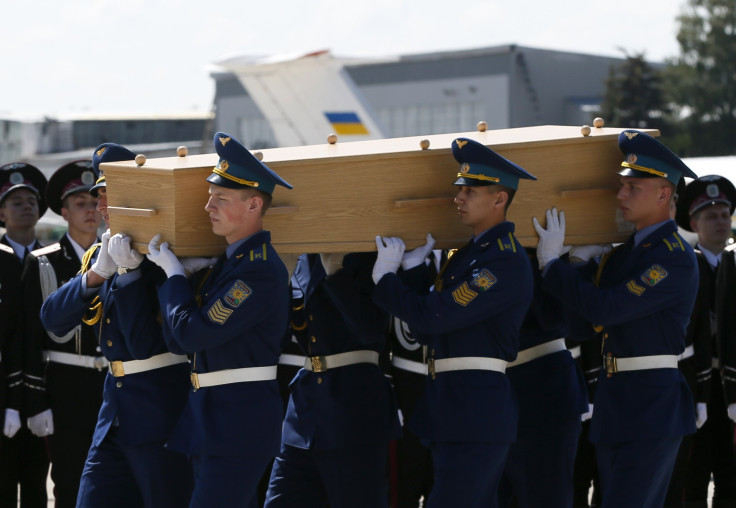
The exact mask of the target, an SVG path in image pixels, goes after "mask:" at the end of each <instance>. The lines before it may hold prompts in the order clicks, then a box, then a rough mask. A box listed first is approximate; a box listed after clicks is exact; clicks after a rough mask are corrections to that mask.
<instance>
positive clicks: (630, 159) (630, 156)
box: [626, 153, 639, 164]
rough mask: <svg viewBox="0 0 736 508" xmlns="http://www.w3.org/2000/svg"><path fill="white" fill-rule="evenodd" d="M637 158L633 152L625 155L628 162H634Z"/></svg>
mask: <svg viewBox="0 0 736 508" xmlns="http://www.w3.org/2000/svg"><path fill="white" fill-rule="evenodd" d="M638 159H639V157H637V156H636V154H635V153H630V154H629V155H627V156H626V162H628V163H629V164H636V161H637V160H638Z"/></svg>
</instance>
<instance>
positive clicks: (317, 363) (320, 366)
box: [304, 350, 378, 372]
mask: <svg viewBox="0 0 736 508" xmlns="http://www.w3.org/2000/svg"><path fill="white" fill-rule="evenodd" d="M354 363H372V364H374V365H378V352H376V351H371V350H361V351H348V352H347V353H337V354H336V355H327V356H310V357H307V358H306V360H304V368H305V369H307V370H309V371H313V372H324V371H326V370H329V369H335V368H337V367H345V366H346V365H352V364H354Z"/></svg>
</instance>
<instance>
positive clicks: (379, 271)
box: [373, 235, 406, 284]
mask: <svg viewBox="0 0 736 508" xmlns="http://www.w3.org/2000/svg"><path fill="white" fill-rule="evenodd" d="M376 248H377V249H378V258H377V259H376V264H375V265H373V282H375V283H376V284H378V281H379V280H381V277H383V276H384V275H386V274H387V273H396V272H397V271H398V270H399V266H400V265H401V258H402V256H403V255H404V249H405V248H406V246H405V245H404V240H402V239H401V238H398V237H395V236H384V237H381V236H380V235H379V236H377V237H376Z"/></svg>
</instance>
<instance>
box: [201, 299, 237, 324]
mask: <svg viewBox="0 0 736 508" xmlns="http://www.w3.org/2000/svg"><path fill="white" fill-rule="evenodd" d="M232 313H233V310H232V309H228V308H227V307H225V306H224V305H223V304H222V302H221V301H220V299H219V298H218V299H217V301H216V302H215V303H214V304H213V305H212V307H210V310H208V311H207V316H209V318H210V321H212V322H213V323H217V324H218V325H224V324H225V321H227V318H229V317H230V315H231V314H232Z"/></svg>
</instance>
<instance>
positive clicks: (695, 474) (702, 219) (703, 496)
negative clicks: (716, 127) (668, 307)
mask: <svg viewBox="0 0 736 508" xmlns="http://www.w3.org/2000/svg"><path fill="white" fill-rule="evenodd" d="M734 207H736V188H734V186H733V184H732V183H731V182H730V181H728V180H727V179H726V178H723V177H720V176H717V175H708V176H702V177H700V178H698V179H696V180H693V181H692V182H690V183H689V184H688V185H687V187H686V188H685V189H684V190H683V191H682V192H681V193H680V198H679V200H678V202H677V223H678V224H679V225H680V227H682V228H683V229H685V230H687V231H693V232H695V233H697V235H698V241H697V244H696V245H695V254H696V257H697V260H698V267H699V273H700V286H699V289H698V296H697V299H696V300H695V308H694V309H693V314H692V317H691V320H690V325H689V326H688V335H687V339H688V343H687V348H686V352H688V348H689V349H690V350H692V349H693V348H694V356H691V357H690V358H689V359H688V360H684V361H681V362H680V364H681V368H682V364H683V363H690V365H689V369H688V370H687V374H686V377H688V379H693V382H692V385H696V387H693V388H694V393H695V394H696V401H697V406H698V412H697V414H698V427H699V429H698V431H697V433H696V434H695V436H694V438H693V440H692V442H691V443H688V444H689V445H690V447H688V448H687V449H681V450H680V455H681V456H684V457H683V458H687V466H686V468H685V471H683V472H682V476H683V478H682V480H681V481H680V482H679V484H678V486H679V490H678V492H677V493H678V494H680V496H679V497H680V499H682V486H683V483H684V486H685V496H684V499H685V504H684V505H682V504H679V505H677V504H672V506H685V507H701V506H706V504H707V502H708V490H709V484H710V479H711V475H712V477H713V487H714V489H713V500H712V503H713V506H714V507H715V508H718V507H734V506H736V457H734V443H733V435H734V433H733V422H732V421H731V420H730V419H729V416H728V411H727V406H728V405H729V404H731V403H734V402H736V398H735V397H734V395H735V393H734V392H733V390H731V393H729V390H728V388H729V386H728V385H729V384H731V383H732V382H731V383H729V382H728V381H727V380H728V379H729V378H731V379H733V374H729V372H728V367H729V366H730V367H731V368H733V367H736V364H734V363H733V359H731V361H730V362H729V361H728V360H726V359H727V358H728V355H726V354H725V353H726V351H727V350H729V349H730V350H731V351H733V347H732V346H730V345H729V344H730V343H733V342H734V341H736V336H733V335H730V336H729V331H730V332H733V331H734V330H735V329H736V328H734V327H733V325H730V322H732V321H733V318H732V317H731V315H732V314H733V307H730V306H729V305H731V304H733V303H734V301H735V300H734V296H732V295H733V294H734V286H733V282H734V280H736V279H731V280H726V279H725V278H724V276H725V275H726V274H727V273H728V272H731V273H732V274H733V253H732V250H731V249H727V247H726V246H727V243H728V240H729V238H730V237H731V215H733V212H734ZM721 272H723V273H721ZM734 372H736V371H734ZM724 387H725V388H726V389H725V391H724ZM706 403H707V406H706ZM706 407H707V409H706ZM684 445H685V441H683V447H684ZM678 464H679V457H678ZM673 482H674V478H673ZM667 506H669V505H667Z"/></svg>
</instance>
